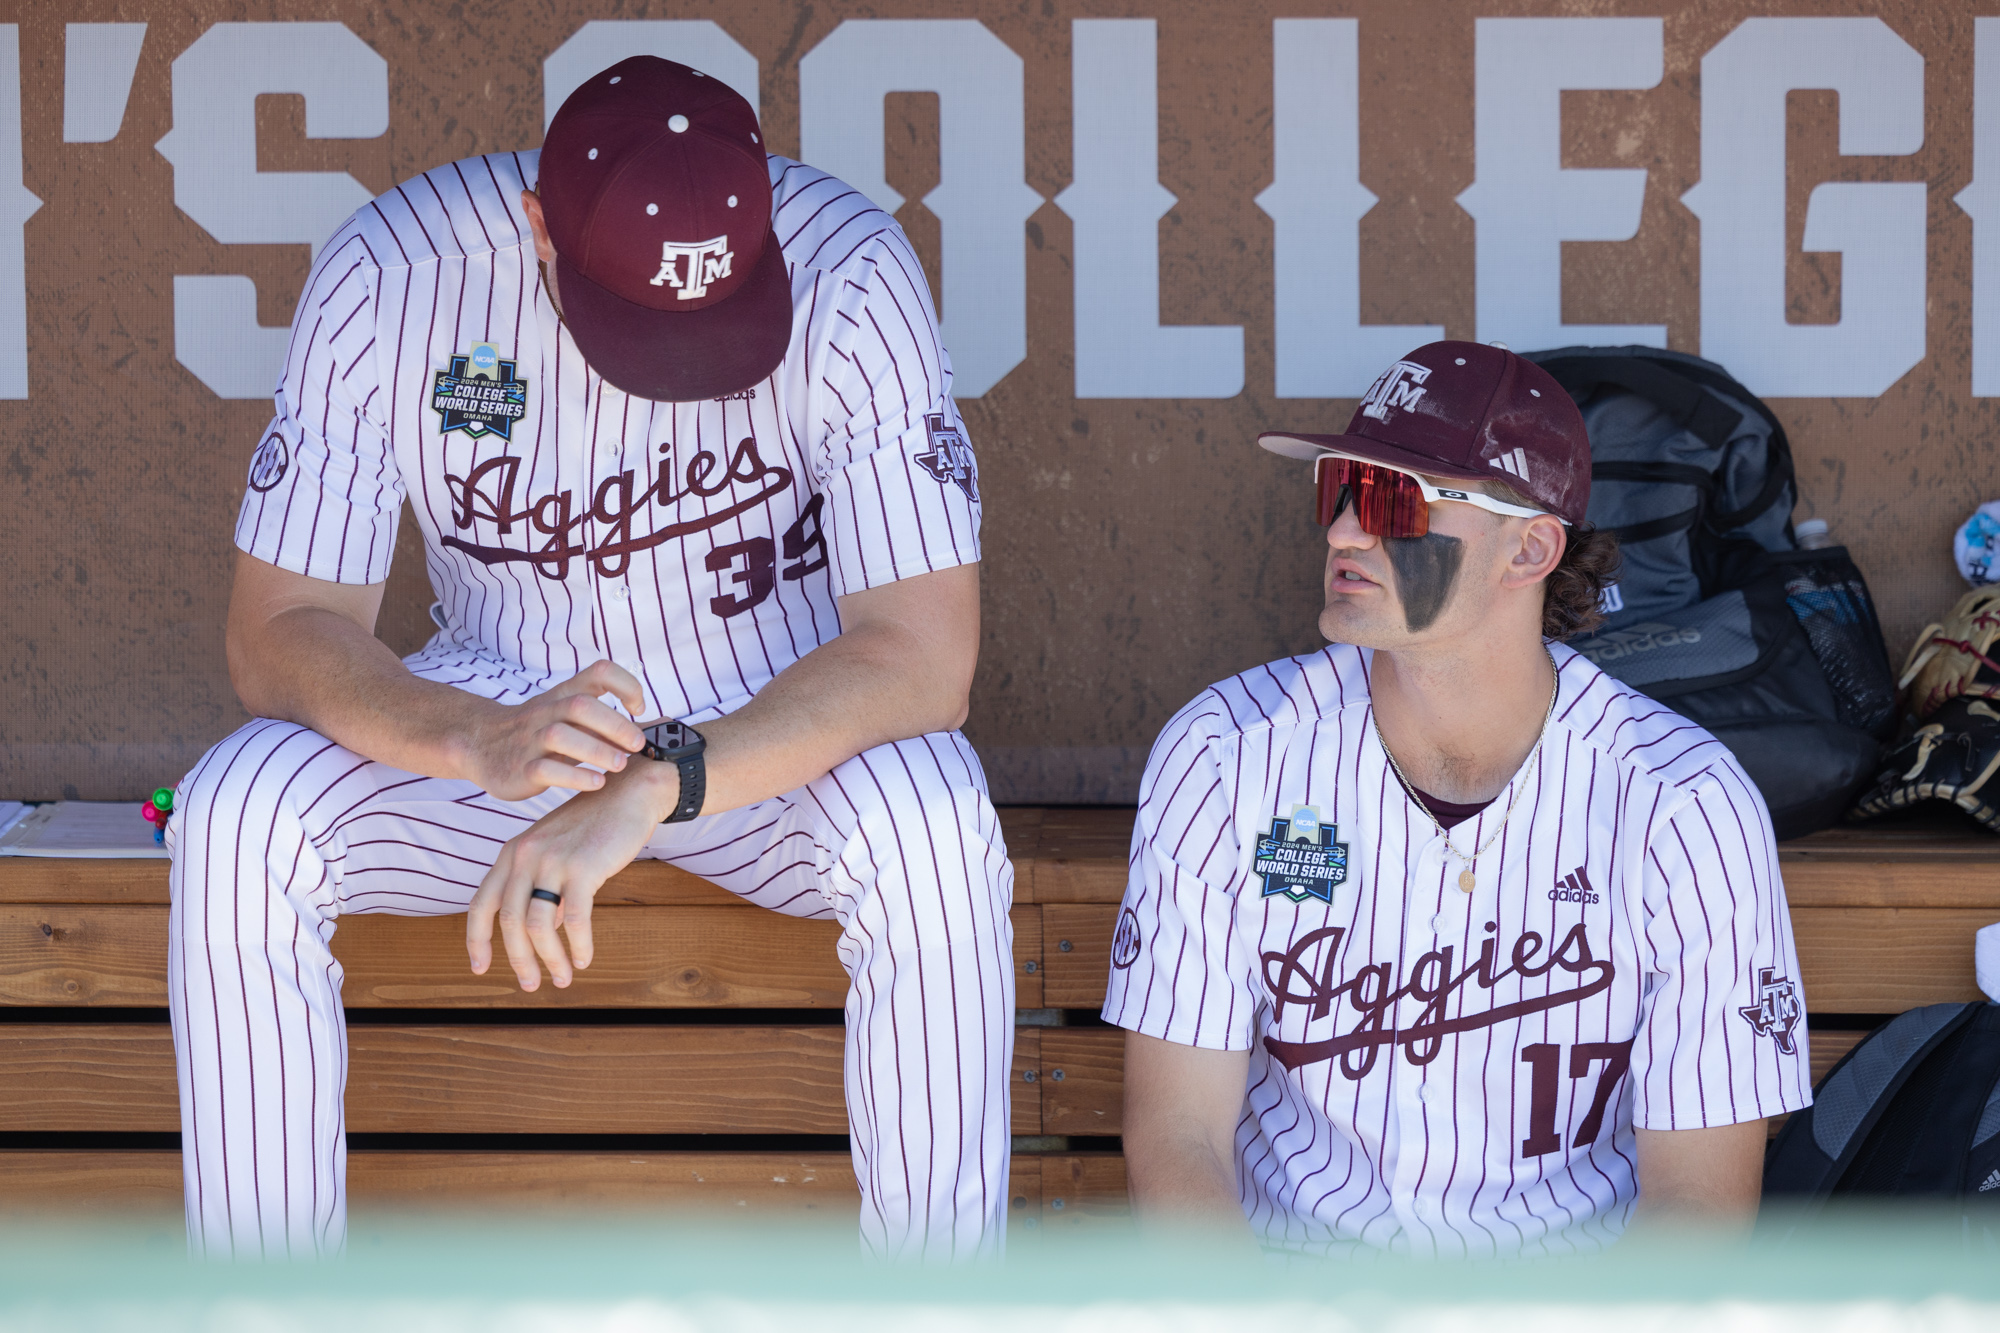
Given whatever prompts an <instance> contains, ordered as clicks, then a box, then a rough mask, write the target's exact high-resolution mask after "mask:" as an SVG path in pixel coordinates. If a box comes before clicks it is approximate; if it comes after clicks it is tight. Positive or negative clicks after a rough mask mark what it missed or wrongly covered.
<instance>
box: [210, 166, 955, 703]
mask: <svg viewBox="0 0 2000 1333" xmlns="http://www.w3.org/2000/svg"><path fill="white" fill-rule="evenodd" d="M536 159H537V155H536V154H535V153H496V154H493V155H491V156H488V157H479V158H469V159H467V160H465V161H462V162H456V163H452V164H450V165H448V166H443V167H439V168H437V169H436V170H434V171H431V172H428V173H426V174H425V175H423V176H420V177H418V178H416V179H415V180H412V181H408V182H405V183H404V184H402V185H399V186H397V187H396V188H395V189H393V190H391V191H390V192H389V193H388V194H385V195H383V196H382V197H381V198H380V199H377V200H376V201H375V202H374V203H372V204H370V205H368V206H367V207H366V208H363V209H362V210H361V211H360V212H358V213H356V214H355V215H354V217H353V218H352V219H351V220H350V221H349V222H348V223H347V225H346V226H345V227H343V228H342V229H341V230H340V231H339V232H337V233H335V235H334V237H333V239H332V240H331V241H329V242H328V243H327V246H326V249H325V251H324V253H323V254H322V255H321V258H320V261H319V263H318V265H317V267H316V268H315V270H314V273H313V277H312V280H311V282H310V283H309V284H308V286H307V289H306V293H305V296H304V298H303V299H302V301H301V304H300V310H299V315H298V318H297V320H296V321H295V323H294V326H293V335H292V344H291V349H290V352H289V353H288V355H287V358H286V362H285V371H284V377H283V379H282V380H281V382H280V383H279V386H278V393H277V405H278V413H277V417H276V419H275V420H273V421H272V423H271V426H270V428H269V429H268V430H267V431H266V432H265V435H264V439H263V442H262V443H261V444H260V445H259V447H258V450H257V453H256V455H255V457H254V458H253V460H252V463H251V469H250V484H249V489H248V490H247V491H246V493H245V494H244V497H243V508H242V512H241V515H240V517H239V518H238V520H237V528H236V543H237V545H238V546H240V547H241V548H242V549H243V550H245V551H247V552H249V553H250V554H251V555H253V556H255V557H257V558H258V559H260V560H264V561H267V562H269V563H271V564H274V565H278V566H281V567H282V568H285V569H288V570H291V571H293V572H295V573H299V574H305V575H308V576H310V577H312V578H317V579H325V580H328V581H330V582H335V583H376V582H380V581H381V580H382V579H384V578H386V577H387V576H388V573H389V561H390V556H391V554H392V552H393V550H394V548H395V535H396V524H397V518H398V515H399V514H400V512H401V506H402V503H403V500H404V498H405V497H406V496H407V497H408V499H409V500H410V502H411V505H412V507H413V509H414V512H415V513H416V517H417V522H418V524H419V525H420V526H421V527H422V529H423V534H424V545H425V555H426V560H427V563H428V566H429V571H430V577H431V584H432V586H433V588H434V589H435V590H436V593H437V596H438V599H439V605H438V606H437V607H436V608H434V609H433V612H432V615H433V618H434V619H436V620H437V621H438V623H439V626H440V628H439V632H438V634H437V635H436V636H435V637H434V638H433V639H432V640H431V641H430V643H429V644H428V645H426V646H425V647H424V649H423V650H422V651H421V652H419V653H418V654H416V655H415V656H414V657H412V658H410V659H409V664H410V666H411V668H412V669H413V670H414V671H415V672H416V673H417V674H418V675H420V676H423V677H426V678H428V679H432V680H439V681H444V682H447V683H449V684H453V685H457V686H459V687H461V688H464V689H467V690H471V691H473V692H475V693H478V694H481V695H484V696H486V697H488V698H493V699H499V700H503V701H506V702H518V701H519V700H521V699H523V698H525V697H527V696H528V695H530V694H533V693H535V692H537V691H539V690H542V689H546V688H548V687H549V686H550V685H553V684H555V683H557V682H558V681H560V680H562V679H564V678H566V677H568V676H570V675H573V674H574V673H576V672H577V671H580V670H582V669H583V668H584V667H586V666H588V665H589V664H590V663H592V662H594V661H596V660H598V659H599V658H606V657H608V658H610V659H612V660H613V661H616V662H618V663H620V664H622V665H623V666H625V667H626V668H628V669H629V670H631V671H632V672H633V673H634V674H636V675H637V676H638V677H639V679H640V680H641V681H642V682H643V683H644V685H645V689H646V696H647V698H646V703H647V710H648V711H649V712H652V713H656V714H664V715H668V716H675V717H684V718H690V719H692V720H696V721H699V720H701V719H703V718H707V717H713V716H716V715H718V714H721V713H726V712H729V711H731V710H733V709H736V708H739V707H741V706H742V705H743V704H744V703H745V702H747V701H748V700H749V699H750V698H751V697H752V696H753V695H754V694H756V692H757V691H758V690H759V689H760V688H761V687H762V686H763V685H764V684H765V683H766V682H767V681H769V680H770V679H771V678H772V677H773V676H775V675H777V674H778V672H780V671H782V670H784V668H785V667H786V666H788V665H790V664H791V663H792V662H794V661H796V660H798V659H799V658H800V657H802V656H804V655H805V654H806V653H807V652H809V651H811V650H812V649H813V648H815V647H817V646H818V645H819V644H821V643H824V642H826V641H827V640H829V639H831V638H833V637H834V636H835V635H837V634H838V633H839V632H840V621H839V616H838V614H837V612H836V610H835V604H834V598H835V597H838V596H841V595H843V594H846V593H850V592H856V591H859V590H861V589H863V588H870V587H875V586H878V585H880V584H884V583H890V582H894V581H895V580H898V579H904V578H909V577H911V576H913V575H917V574H923V573H928V572H930V571H932V570H937V569H944V568H948V567H950V566H954V565H961V564H967V563H970V562H972V561H976V560H977V559H978V558H979V509H980V507H979V500H978V494H979V492H978V484H977V477H976V472H975V470H974V463H973V458H972V452H971V450H970V448H969V447H967V445H966V443H965V439H964V435H963V429H962V426H961V425H960V422H959V416H958V409H957V407H956V405H955V404H954V403H953V401H952V398H951V364H950V360H949V358H948V357H947V356H946V354H945V351H944V348H943V346H942V344H941V343H940V341H939V339H938V331H937V319H936V315H935V313H934V312H933V310H932V308H931V302H930V296H929V290H928V288H927V287H926V285H925V282H924V278H923V271H922V269H921V268H920V267H919V265H918V263H917V261H916V258H915V256H914V254H913V253H912V252H911V250H910V247H909V243H908V241H907V239H906V238H905V237H904V235H903V233H902V230H901V229H900V228H899V227H898V226H897V225H896V223H895V221H894V220H893V219H891V218H890V217H889V216H888V215H886V214H884V213H882V212H881V211H880V210H879V209H877V208H875V207H874V206H873V205H872V204H870V203H869V202H868V201H867V199H865V198H863V197H862V196H861V195H860V194H859V193H857V192H856V191H854V190H852V189H850V188H848V187H847V186H846V185H844V184H842V183H841V182H840V181H838V180H836V179H834V178H833V177H831V176H828V175H826V174H825V173H824V172H820V171H815V170H814V169H812V168H811V167H808V166H804V165H802V164H800V163H797V162H791V161H787V160H786V159H783V158H778V157H773V158H771V159H770V161H771V182H772V192H773V201H772V226H773V229H774V230H775V231H776V233H777V236H778V239H779V240H780V242H781V243H782V244H783V246H784V252H785V259H786V262H787V264H788V265H789V266H790V269H791V276H792V299H793V308H794V312H795V314H794V318H793V325H792V342H791V346H790V349H789V350H788V351H787V353H786V355H785V359H784V361H783V362H782V363H780V364H779V366H778V368H777V369H776V370H775V371H773V372H772V374H771V375H770V376H769V377H768V378H766V379H765V380H763V381H761V382H760V383H758V384H756V385H753V386H751V387H750V388H749V389H747V390H745V391H744V392H742V393H740V394H735V395H732V396H731V397H730V398H728V399H726V400H717V401H712V402H700V403H656V402H652V401H650V400H647V399H642V398H633V397H629V396H628V395H626V394H624V393H622V392H620V391H619V390H618V389H616V388H614V387H613V386H611V385H609V384H606V383H605V382H604V381H603V379H601V378H600V377H599V376H598V375H596V374H595V373H594V372H592V371H591V369H590V368H589V367H588V366H587V365H585V363H584V360H583V357H582V355H581V354H580V353H579V352H578V351H577V349H576V344H575V343H574V342H573V341H572V340H571V339H570V336H569V333H568V331H567V330H566V329H564V328H563V326H562V324H561V322H560V321H559V320H558V319H557V317H556V313H555V309H554V307H553V306H552V305H551V304H550V301H549V297H548V293H547V291H546V290H545V288H544V287H543V285H542V282H541V279H540V268H539V265H538V263H537V261H536V258H535V252H534V244H533V238H532V235H531V233H530V231H529V229H528V223H527V218H526V216H525V215H524V214H523V213H522V211H521V206H520V193H521V190H522V188H523V186H524V185H532V184H533V182H534V180H535V175H536V173H535V167H536Z"/></svg>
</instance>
